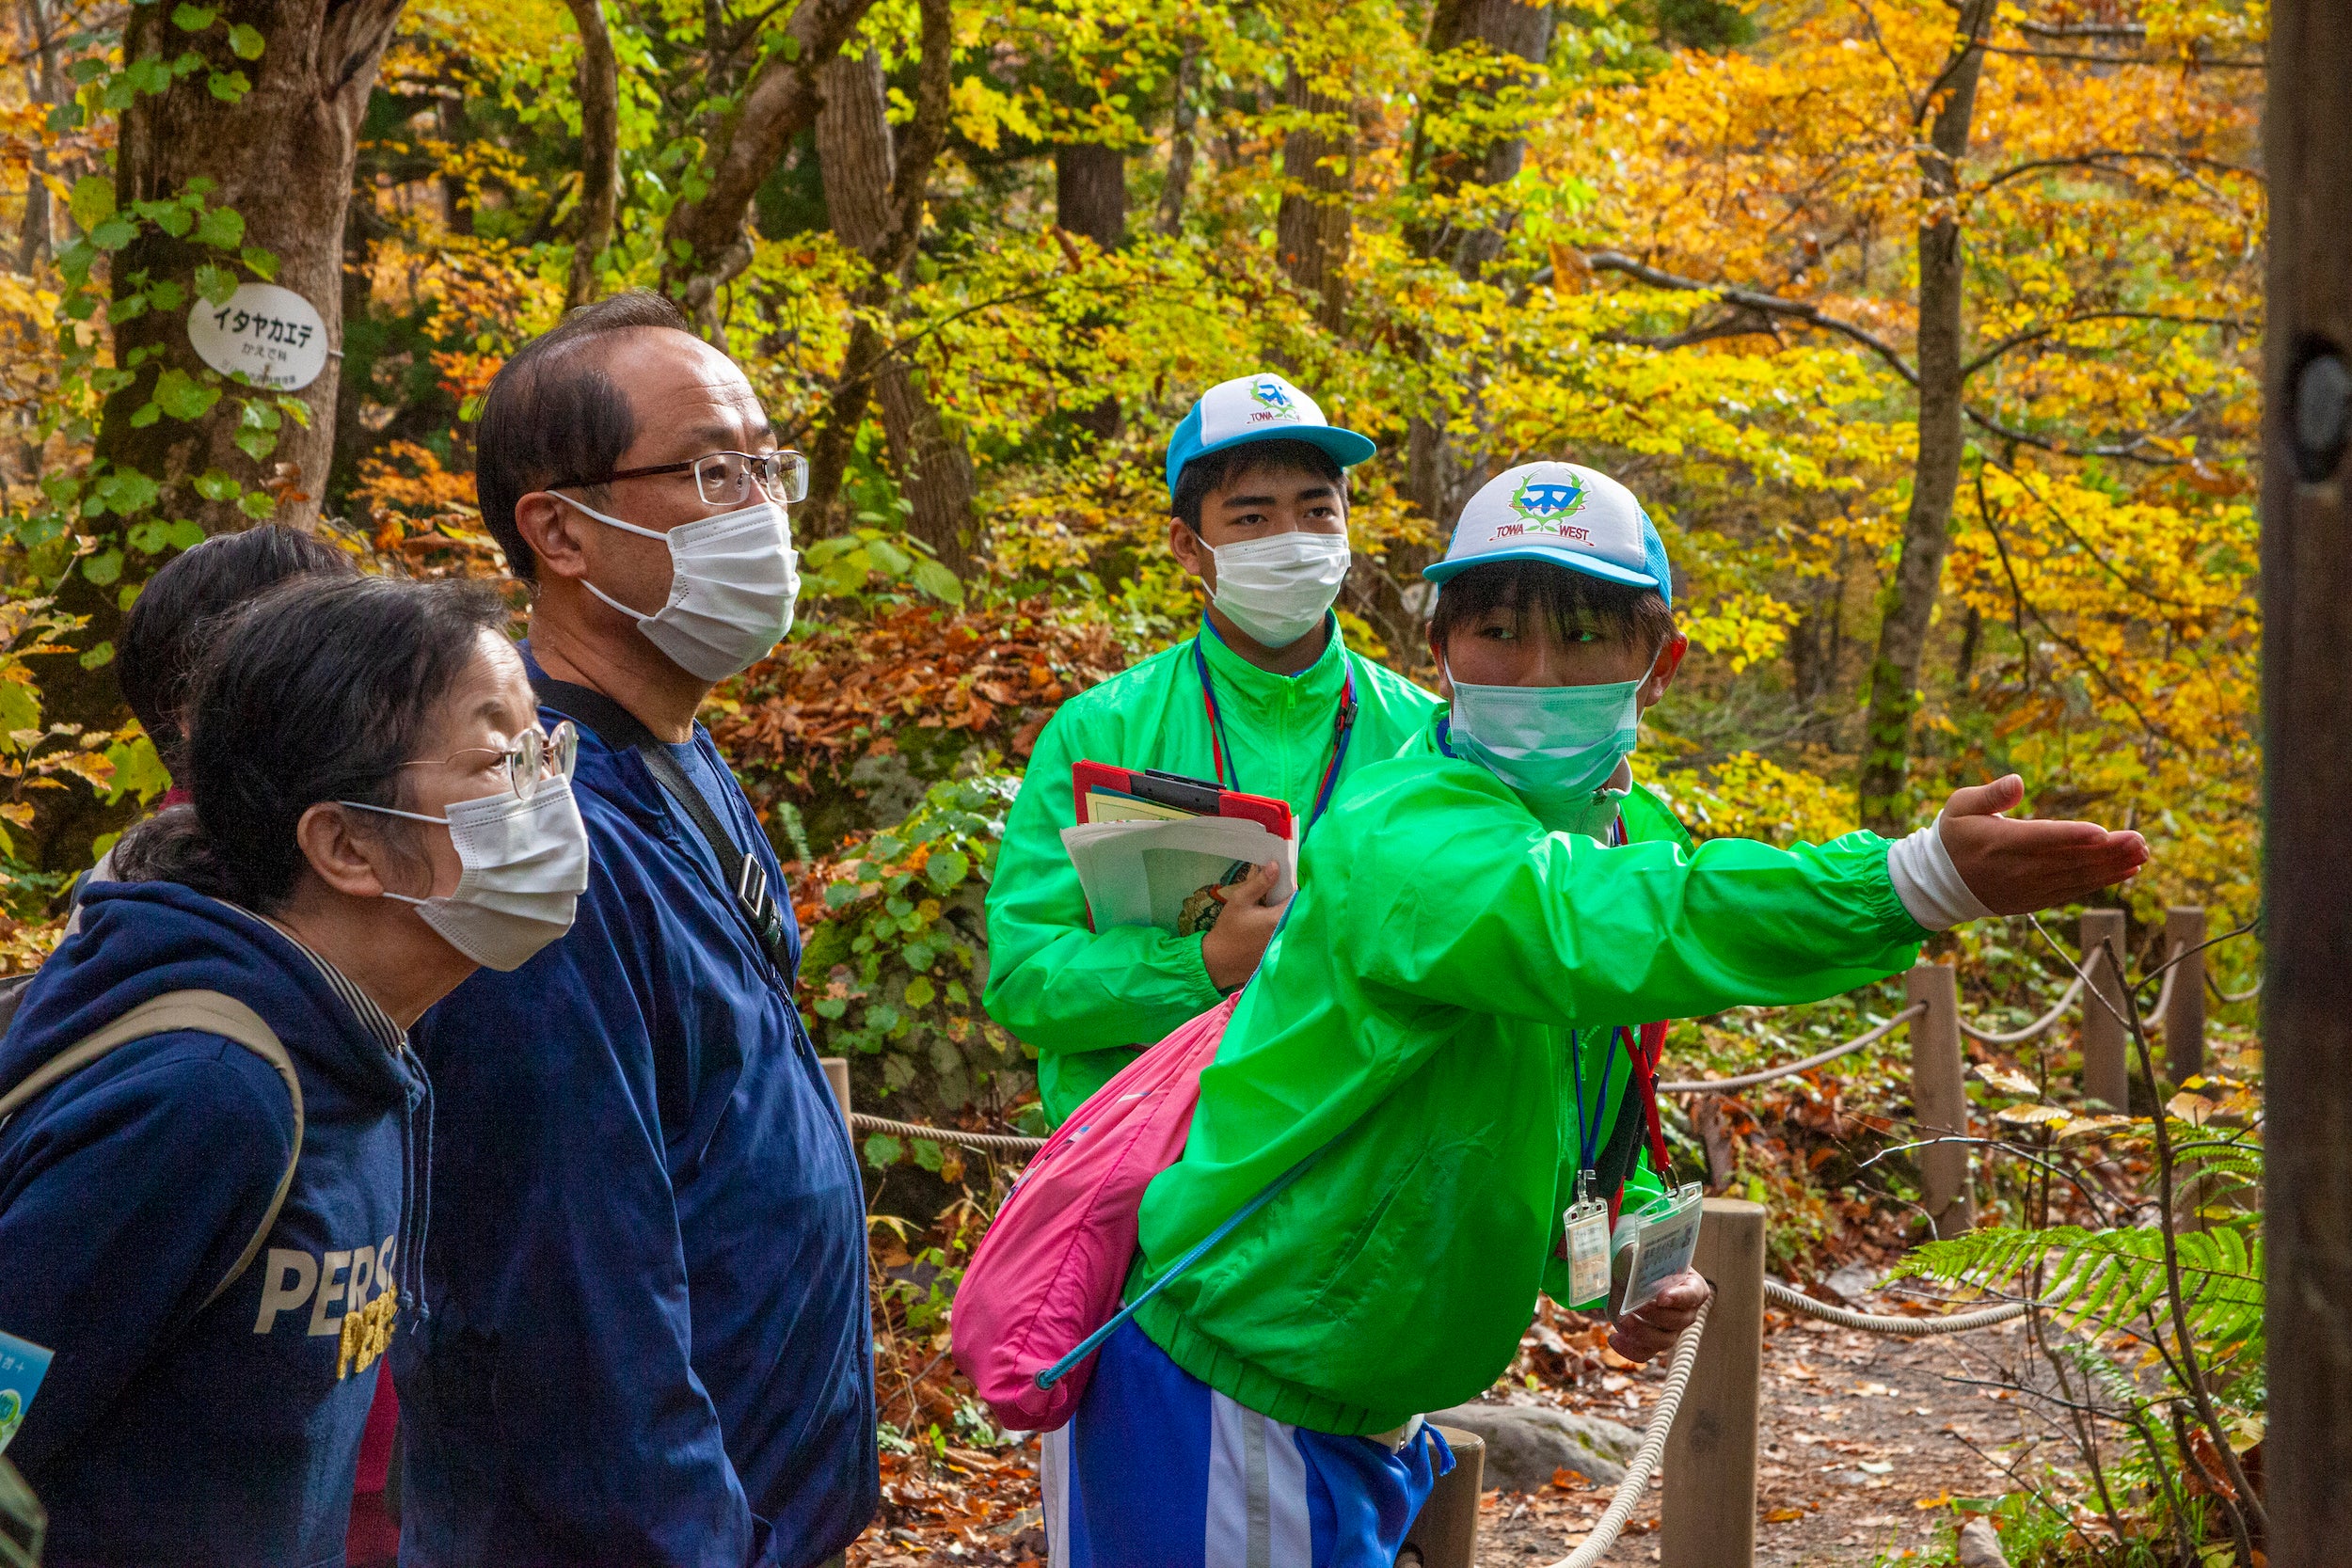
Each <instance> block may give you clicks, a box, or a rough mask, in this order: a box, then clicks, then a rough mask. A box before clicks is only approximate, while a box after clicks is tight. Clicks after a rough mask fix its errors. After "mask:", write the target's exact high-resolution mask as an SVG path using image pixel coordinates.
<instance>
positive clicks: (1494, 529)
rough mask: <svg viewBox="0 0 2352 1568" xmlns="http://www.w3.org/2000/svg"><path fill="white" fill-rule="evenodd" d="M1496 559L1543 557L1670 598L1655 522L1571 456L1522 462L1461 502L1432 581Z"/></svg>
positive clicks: (1670, 575)
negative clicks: (1459, 516)
mask: <svg viewBox="0 0 2352 1568" xmlns="http://www.w3.org/2000/svg"><path fill="white" fill-rule="evenodd" d="M1498 561H1545V562H1550V563H1551V564H1552V565H1554V566H1565V567H1566V568H1568V570H1570V571H1572V572H1582V573H1583V574H1584V575H1585V576H1587V577H1595V578H1602V579H1603V580H1605V581H1609V582H1623V583H1629V584H1631V585H1632V586H1634V587H1637V588H1655V589H1657V590H1658V594H1659V596H1660V597H1661V598H1662V599H1664V600H1665V601H1666V603H1667V604H1669V605H1672V604H1673V603H1674V598H1675V590H1674V571H1673V568H1671V567H1670V566H1668V565H1667V563H1666V546H1665V542H1664V541H1663V540H1661V539H1660V538H1659V537H1658V527H1657V525H1656V524H1654V523H1652V522H1651V521H1650V520H1649V514H1648V513H1646V512H1645V511H1643V510H1642V503H1641V502H1640V501H1638V500H1635V499H1633V492H1632V491H1630V490H1629V489H1627V488H1626V487H1625V486H1624V485H1622V484H1620V483H1617V482H1616V481H1615V480H1613V479H1611V478H1610V477H1609V476H1608V475H1607V474H1604V473H1601V472H1598V471H1597V470H1596V469H1592V468H1587V467H1583V466H1582V465H1581V464H1576V463H1522V464H1520V465H1519V466H1518V467H1516V468H1506V469H1504V470H1503V471H1502V473H1499V474H1497V475H1496V476H1495V477H1494V478H1492V479H1490V480H1488V481H1487V482H1486V483H1485V484H1484V485H1482V486H1481V487H1480V489H1479V491H1478V494H1476V495H1474V496H1472V497H1471V498H1470V501H1469V503H1468V504H1467V505H1465V506H1464V507H1463V508H1462V520H1461V521H1460V522H1457V523H1455V524H1454V541H1453V543H1452V544H1450V545H1448V546H1446V552H1445V559H1444V560H1442V561H1439V562H1437V563H1436V564H1435V565H1433V566H1431V567H1429V568H1428V569H1427V570H1425V571H1424V572H1422V576H1423V577H1425V578H1428V579H1429V580H1430V581H1431V582H1437V583H1442V582H1444V581H1445V580H1446V579H1447V578H1451V577H1454V576H1455V575H1456V574H1458V573H1462V572H1467V571H1469V570H1470V568H1471V567H1472V566H1484V565H1486V564H1488V563H1489V562H1498Z"/></svg>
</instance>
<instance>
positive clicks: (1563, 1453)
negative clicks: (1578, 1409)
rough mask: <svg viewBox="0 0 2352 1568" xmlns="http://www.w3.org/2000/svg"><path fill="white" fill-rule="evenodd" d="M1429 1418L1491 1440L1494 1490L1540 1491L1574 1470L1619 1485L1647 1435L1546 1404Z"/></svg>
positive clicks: (1478, 1407)
mask: <svg viewBox="0 0 2352 1568" xmlns="http://www.w3.org/2000/svg"><path fill="white" fill-rule="evenodd" d="M1430 1419H1431V1420H1433V1421H1435V1422H1437V1423H1438V1425H1439V1426H1450V1427H1460V1428H1461V1429H1462V1430H1463V1431H1465V1432H1474V1433H1478V1435H1479V1436H1480V1437H1482V1438H1484V1439H1485V1440H1486V1490H1487V1491H1490V1492H1491V1491H1493V1490H1495V1489H1496V1488H1497V1487H1501V1488H1502V1489H1503V1490H1505V1491H1510V1492H1537V1491H1541V1490H1542V1489H1543V1488H1544V1487H1547V1486H1549V1485H1550V1484H1551V1477H1552V1473H1553V1472H1554V1471H1556V1470H1574V1471H1577V1472H1578V1473H1580V1474H1581V1475H1582V1476H1583V1477H1584V1478H1585V1479H1586V1480H1587V1481H1594V1482H1596V1483H1597V1484H1599V1485H1602V1486H1614V1485H1615V1484H1616V1483H1617V1482H1618V1481H1623V1480H1624V1479H1625V1465H1626V1461H1627V1460H1629V1459H1631V1458H1632V1457H1633V1450H1634V1449H1637V1448H1639V1447H1641V1443H1642V1434H1641V1433H1638V1432H1635V1431H1634V1430H1632V1429H1631V1428H1630V1427H1624V1426H1619V1425H1618V1424H1617V1423H1616V1422H1614V1421H1611V1420H1604V1419H1603V1418H1600V1417H1597V1416H1582V1415H1579V1414H1577V1413H1575V1412H1574V1411H1568V1410H1553V1409H1550V1408H1549V1407H1548V1406H1544V1405H1533V1404H1457V1405H1455V1406H1454V1408H1453V1409H1451V1410H1440V1411H1438V1413H1437V1414H1435V1415H1433V1416H1431V1417H1430Z"/></svg>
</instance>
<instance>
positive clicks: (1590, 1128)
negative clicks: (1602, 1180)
mask: <svg viewBox="0 0 2352 1568" xmlns="http://www.w3.org/2000/svg"><path fill="white" fill-rule="evenodd" d="M1616 1045H1617V1037H1616V1034H1615V1032H1614V1031H1612V1032H1611V1034H1610V1037H1609V1047H1610V1049H1609V1053H1608V1054H1607V1055H1606V1056H1604V1057H1602V1058H1601V1063H1600V1101H1599V1103H1597V1104H1596V1105H1595V1106H1594V1107H1593V1114H1592V1115H1591V1116H1589V1117H1588V1116H1586V1115H1585V1114H1584V1031H1583V1030H1581V1029H1571V1030H1569V1031H1568V1068H1569V1070H1570V1071H1572V1072H1573V1073H1574V1074H1575V1075H1576V1145H1577V1162H1576V1168H1577V1170H1578V1172H1579V1173H1580V1174H1581V1173H1582V1172H1584V1171H1588V1170H1591V1169H1592V1168H1593V1156H1594V1155H1595V1154H1597V1153H1598V1152H1599V1151H1600V1128H1599V1127H1598V1126H1597V1125H1596V1124H1597V1122H1598V1121H1599V1120H1600V1118H1601V1115H1602V1114H1603V1113H1604V1112H1606V1111H1607V1110H1608V1109H1609V1074H1610V1072H1611V1071H1612V1070H1613V1069H1614V1068H1615V1067H1616V1065H1617V1051H1616Z"/></svg>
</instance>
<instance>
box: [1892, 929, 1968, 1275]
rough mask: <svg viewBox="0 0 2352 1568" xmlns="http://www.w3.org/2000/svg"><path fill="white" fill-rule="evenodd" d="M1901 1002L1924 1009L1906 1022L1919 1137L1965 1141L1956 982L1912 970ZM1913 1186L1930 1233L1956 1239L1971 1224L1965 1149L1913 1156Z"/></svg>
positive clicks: (1941, 970)
mask: <svg viewBox="0 0 2352 1568" xmlns="http://www.w3.org/2000/svg"><path fill="white" fill-rule="evenodd" d="M1903 995H1904V998H1905V1000H1906V1001H1909V1002H1913V1003H1920V1002H1924V1003H1926V1004H1927V1007H1928V1010H1927V1012H1926V1014H1925V1015H1924V1016H1922V1017H1919V1018H1915V1019H1913V1020H1912V1021H1911V1105H1912V1111H1913V1114H1914V1115H1915V1116H1916V1117H1917V1118H1918V1122H1919V1129H1918V1132H1919V1135H1920V1136H1921V1137H1923V1138H1932V1137H1936V1136H1939V1135H1949V1136H1951V1137H1956V1138H1964V1137H1966V1136H1967V1135H1968V1085H1967V1082H1966V1080H1965V1079H1964V1078H1963V1075H1962V1064H1961V1054H1960V982H1959V978H1958V976H1956V975H1955V974H1953V973H1952V971H1951V970H1949V969H1947V968H1946V967H1945V966H1944V965H1942V964H1924V963H1923V964H1918V965H1915V967H1914V968H1913V969H1912V971H1911V973H1910V974H1907V975H1905V976H1903ZM1918 1161H1919V1186H1920V1190H1921V1195H1922V1197H1923V1199H1924V1201H1925V1203H1926V1207H1927V1211H1928V1217H1929V1218H1930V1219H1931V1220H1932V1221H1933V1222H1934V1223H1935V1233H1936V1234H1937V1235H1938V1236H1942V1237H1950V1236H1957V1235H1959V1234H1961V1233H1962V1232H1963V1231H1964V1230H1966V1229H1968V1228H1969V1227H1972V1226H1974V1225H1975V1224H1976V1223H1977V1197H1976V1194H1975V1192H1974V1191H1973V1190H1972V1189H1971V1187H1970V1185H1969V1181H1968V1146H1967V1145H1966V1144H1958V1143H1939V1144H1931V1145H1930V1146H1928V1147H1927V1148H1922V1149H1920V1150H1919V1152H1918Z"/></svg>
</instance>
